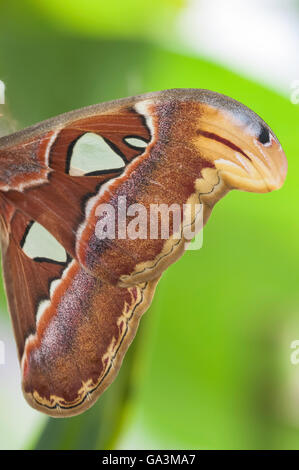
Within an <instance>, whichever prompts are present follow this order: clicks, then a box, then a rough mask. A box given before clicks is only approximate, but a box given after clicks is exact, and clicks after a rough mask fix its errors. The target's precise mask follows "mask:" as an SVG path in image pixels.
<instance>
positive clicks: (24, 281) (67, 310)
mask: <svg viewBox="0 0 299 470" xmlns="http://www.w3.org/2000/svg"><path fill="white" fill-rule="evenodd" d="M4 204H5V210H2V218H1V220H2V224H1V225H2V257H3V271H4V279H5V285H6V291H7V298H8V303H9V309H10V313H11V317H12V321H13V326H14V331H15V337H16V342H17V346H18V352H19V357H20V360H21V367H22V382H23V391H24V395H25V398H26V399H27V401H28V402H29V403H30V404H31V406H33V407H34V408H36V409H38V410H40V411H43V412H45V413H47V414H50V415H52V416H70V415H74V414H78V413H80V412H82V411H84V410H85V409H86V408H88V407H90V406H91V405H92V404H93V403H94V401H95V400H96V398H97V397H98V396H99V395H100V394H101V393H102V392H103V391H104V390H105V388H106V387H107V386H108V385H109V384H110V383H111V382H112V380H113V378H114V377H115V375H116V373H117V372H118V369H119V367H120V365H121V363H122V359H123V356H124V354H125V352H126V350H127V348H128V346H129V345H130V343H131V341H132V339H133V338H134V336H135V333H136V330H137V326H138V323H139V319H140V316H141V315H142V313H143V312H144V311H145V310H146V309H147V308H148V306H149V304H150V302H151V298H152V296H153V292H154V289H155V285H156V282H152V283H144V284H142V285H138V286H135V287H131V288H121V287H116V286H112V285H109V284H107V283H103V282H102V281H101V280H100V279H98V278H95V277H94V276H92V275H90V274H88V273H87V272H86V271H85V270H84V269H82V268H81V267H80V265H79V264H78V262H76V261H74V260H72V259H70V258H68V259H67V261H66V262H65V263H55V262H53V261H52V262H51V261H50V260H49V261H44V260H41V259H31V258H29V257H28V256H27V255H26V254H25V253H24V251H23V248H22V244H23V242H24V239H25V237H26V235H27V233H28V227H30V224H31V221H30V220H29V219H28V218H26V217H25V216H24V215H23V214H22V213H20V211H18V210H15V209H14V208H13V207H12V206H11V205H10V204H8V203H5V202H3V203H2V206H3V207H4ZM4 213H5V218H4V215H3V214H4Z"/></svg>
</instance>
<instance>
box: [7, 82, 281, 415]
mask: <svg viewBox="0 0 299 470" xmlns="http://www.w3.org/2000/svg"><path fill="white" fill-rule="evenodd" d="M286 172H287V162H286V157H285V154H284V152H283V150H282V147H281V145H280V143H279V141H278V139H277V137H276V136H275V135H274V133H273V132H272V130H271V129H270V128H269V127H268V125H267V124H266V123H265V122H264V121H263V120H262V119H261V118H260V117H259V116H257V115H256V114H255V113H254V112H253V111H251V110H250V109H248V108H247V107H245V106H244V105H242V104H241V103H239V102H237V101H235V100H233V99H231V98H229V97H226V96H223V95H221V94H218V93H215V92H212V91H208V90H200V89H175V90H166V91H160V92H155V93H149V94H145V95H140V96H135V97H131V98H125V99H120V100H116V101H111V102H108V103H104V104H98V105H94V106H89V107H86V108H83V109H80V110H77V111H72V112H69V113H66V114H63V115H61V116H58V117H55V118H53V119H49V120H47V121H45V122H42V123H39V124H37V125H35V126H32V127H29V128H27V129H25V130H21V131H18V132H16V133H14V134H11V135H8V136H5V137H2V138H1V139H0V222H1V224H0V225H1V246H2V264H3V273H4V281H5V287H6V293H7V299H8V305H9V310H10V314H11V318H12V323H13V328H14V334H15V339H16V343H17V349H18V355H19V359H20V365H21V373H22V388H23V392H24V396H25V398H26V400H27V401H28V403H29V404H30V405H31V406H32V407H33V408H35V409H37V410H39V411H42V412H44V413H47V414H49V415H51V416H56V417H65V416H72V415H75V414H78V413H81V412H82V411H84V410H86V409H87V408H89V407H90V406H91V405H92V404H93V403H94V402H95V401H96V399H97V398H98V397H99V395H100V394H101V393H103V391H104V390H105V389H106V388H107V387H108V386H109V384H111V382H112V381H113V380H114V378H115V376H116V374H117V372H118V370H119V368H120V366H121V363H122V360H123V357H124V354H125V352H126V351H127V349H128V347H129V345H130V343H131V342H132V340H133V338H134V336H135V334H136V330H137V327H138V323H139V320H140V317H141V315H142V314H143V313H144V312H145V311H146V310H147V308H148V307H149V305H150V304H151V301H152V298H153V295H154V291H155V288H156V285H157V283H158V281H159V278H160V276H161V275H162V273H163V271H164V270H165V269H166V268H167V267H168V266H169V265H170V264H171V263H173V262H175V261H176V260H177V259H178V258H179V257H180V256H181V255H182V254H183V252H184V250H185V248H186V241H188V240H186V238H185V237H184V235H182V236H181V237H180V238H177V237H174V230H175V229H174V228H173V227H172V228H171V227H170V231H169V236H168V237H167V239H162V238H161V237H160V238H159V237H158V238H155V239H152V238H151V237H150V236H147V237H143V238H142V237H139V238H138V237H136V238H133V239H132V238H129V237H126V236H123V235H122V236H116V237H115V238H109V237H108V238H104V237H102V238H101V237H100V238H99V237H97V235H96V227H97V224H98V222H99V220H100V219H101V218H100V217H99V215H98V207H99V205H102V204H106V205H107V204H109V206H110V207H113V208H115V209H117V205H118V201H119V200H120V198H126V201H127V204H130V205H132V204H133V205H134V204H139V205H142V206H143V207H145V208H149V207H150V205H151V204H153V203H156V204H164V205H166V206H167V207H169V206H171V205H172V204H177V205H179V206H180V207H182V206H183V205H184V204H187V203H188V204H189V205H190V206H191V207H195V206H196V205H197V204H198V203H200V207H202V211H203V223H206V221H207V220H208V218H209V216H210V213H211V211H212V209H213V207H214V205H215V204H216V202H217V201H219V200H220V199H221V198H222V197H223V196H224V195H225V194H227V193H228V192H229V191H230V190H233V189H239V190H243V191H251V192H258V193H266V192H269V191H272V190H275V189H278V188H280V187H281V185H282V184H283V182H284V179H285V177H286ZM130 220H132V217H130V216H129V215H126V220H125V223H129V222H130ZM116 223H118V222H116ZM194 224H195V216H194V219H192V221H191V225H192V226H193V225H194ZM182 225H183V221H182V222H181V225H180V226H179V227H176V229H178V230H180V228H182ZM53 247H54V248H53Z"/></svg>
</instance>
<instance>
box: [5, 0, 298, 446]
mask: <svg viewBox="0 0 299 470" xmlns="http://www.w3.org/2000/svg"><path fill="white" fill-rule="evenodd" d="M221 3H222V6H221V8H220V3H219V1H218V2H217V1H216V0H210V2H206V1H203V2H201V1H200V0H198V1H197V2H196V1H193V2H191V3H190V2H184V1H179V0H177V1H171V0H154V1H152V2H140V1H138V0H109V2H105V1H100V0H98V1H97V0H85V1H80V0H64V1H63V2H61V1H58V0H23V1H17V0H9V1H6V0H0V79H1V80H3V81H4V82H5V84H6V87H7V88H6V100H7V103H8V106H9V109H10V112H11V114H12V116H13V117H14V119H15V120H16V122H17V127H18V128H22V127H25V126H27V125H30V124H33V123H35V122H38V121H40V120H43V119H46V118H48V117H51V116H54V115H57V114H59V113H62V112H65V111H69V110H71V109H76V108H80V107H82V106H85V105H89V104H94V103H98V102H101V101H106V100H111V99H116V98H120V97H124V96H129V95H134V94H138V93H143V92H148V91H155V90H161V89H166V88H177V87H186V88H191V87H196V88H208V89H211V90H215V91H218V92H221V93H224V94H227V95H229V96H232V97H233V98H235V99H238V100H240V101H241V102H242V103H244V104H246V105H248V106H249V107H251V108H252V109H254V110H255V111H256V112H257V113H258V114H260V115H261V116H262V117H263V118H264V119H265V120H266V122H268V123H269V125H270V126H271V127H272V128H273V129H274V132H275V133H276V134H277V136H278V137H279V139H280V141H281V143H282V146H283V148H284V150H285V152H286V155H287V158H288V161H289V174H288V177H287V181H286V183H285V185H284V187H283V188H282V189H281V190H280V191H278V192H275V193H272V194H266V195H255V194H248V193H237V192H232V193H230V194H229V195H228V196H226V197H225V198H224V199H223V200H222V201H221V202H220V203H219V204H217V206H216V208H215V209H214V212H213V214H212V217H211V219H210V221H209V223H208V224H207V226H206V228H205V230H204V243H203V248H202V249H201V250H199V251H189V252H187V253H186V254H185V255H184V256H183V258H181V260H180V261H178V262H177V263H176V264H175V265H173V266H171V267H170V268H169V269H168V271H167V272H166V273H165V274H164V276H163V278H162V280H161V282H160V284H159V286H158V289H157V292H156V296H155V299H154V301H153V304H152V306H151V308H150V309H149V311H148V312H147V313H146V314H145V316H144V317H143V319H142V321H141V326H140V329H139V331H138V334H137V337H136V339H135V341H134V343H133V345H132V347H131V348H130V350H129V352H128V354H127V356H126V358H125V360H124V364H123V367H122V369H121V372H120V374H119V376H118V378H117V379H116V380H115V382H114V383H113V385H112V386H111V387H110V388H109V389H108V390H107V391H106V392H105V393H104V395H103V396H102V397H101V398H100V399H99V401H98V402H97V404H96V405H95V406H94V407H92V408H91V409H90V410H89V411H87V412H85V413H84V414H83V415H81V416H79V417H75V418H68V419H61V420H55V419H51V418H47V417H46V416H43V415H41V414H39V413H38V412H35V411H34V410H31V409H30V408H29V406H28V405H27V404H26V402H25V400H24V399H23V397H22V394H21V391H20V373H19V366H18V364H17V358H16V351H15V346H14V344H13V333H12V329H11V326H10V320H9V316H8V313H7V308H6V301H5V295H4V293H3V291H2V293H1V312H0V339H1V340H2V341H4V342H5V346H6V362H5V364H4V365H0V448H2V449H7V448H12V449H30V448H34V449H114V448H116V449H137V448H141V449H151V448H152V449H153V448H156V449H166V448H167V449H176V448H178V449H179V448H186V449H192V448H194V449H201V448H204V449H207V448H208V449H210V448H216V449H227V448H230V449H260V448H269V449H284V448H287V449H299V364H298V365H297V366H296V365H292V364H291V362H290V354H291V352H292V350H291V348H290V344H291V342H292V341H293V340H296V339H299V282H298V281H299V279H298V277H299V243H298V229H299V221H298V215H297V214H298V210H297V205H298V201H299V185H298V180H297V175H298V171H299V164H298V152H299V144H298V128H299V105H296V104H295V103H292V101H291V91H292V88H291V87H292V86H293V85H292V83H294V81H295V80H299V59H298V53H297V55H294V56H293V57H292V54H291V53H292V50H296V48H297V51H298V45H299V40H298V35H297V33H296V31H297V30H299V27H298V26H299V16H298V2H294V1H291V2H289V1H287V2H283V4H284V6H281V7H279V8H280V9H279V8H278V5H280V4H281V5H282V2H278V1H276V0H273V1H272V2H271V1H267V2H262V1H261V2H259V3H256V2H247V0H245V1H243V2H239V7H240V4H241V3H242V5H243V7H242V8H243V10H242V8H241V9H240V8H239V10H237V11H236V9H235V5H236V2H234V1H232V0H229V1H227V2H221ZM249 3H250V4H251V7H250V8H251V9H252V8H253V7H254V5H255V6H256V10H255V15H256V16H254V11H253V16H251V17H250V16H248V17H247V18H246V17H245V18H244V8H245V6H244V5H245V4H246V5H247V6H246V8H247V7H248V4H249ZM264 3H265V5H264V6H263V8H264V13H267V12H268V17H266V21H265V23H264V25H263V26H264V28H265V29H264V39H265V43H263V41H260V40H259V41H255V40H254V39H255V38H256V36H255V35H256V33H258V22H257V23H255V19H257V20H258V19H260V16H261V12H262V11H263V8H262V7H261V5H262V4H264ZM208 4H209V5H208ZM212 4H214V6H215V8H214V9H213V8H212ZM223 4H226V8H227V9H228V11H224V8H225V7H224V5H223ZM217 5H218V7H217ZM252 5H253V6H252ZM217 8H218V9H217ZM230 8H231V13H233V12H234V15H235V16H233V17H232V18H233V21H232V22H231V24H229V23H228V26H227V27H228V28H229V29H228V32H229V33H230V34H231V35H232V43H231V44H232V45H238V42H241V43H242V44H245V42H244V40H246V37H245V38H244V36H246V35H247V36H248V37H247V43H248V44H249V46H250V47H251V49H246V48H245V46H244V45H243V46H242V47H243V48H244V49H242V50H244V53H243V54H242V50H241V54H240V53H239V55H238V54H237V53H236V56H235V60H234V61H233V60H231V58H232V57H231V56H232V54H231V53H232V52H233V51H232V46H230V43H229V42H227V41H226V37H225V36H226V35H225V34H224V33H225V31H223V28H222V29H221V25H223V22H222V23H221V20H222V19H223V18H224V16H223V15H224V14H226V15H228V14H229V13H230V11H229V9H230ZM246 8H245V10H246ZM192 9H193V10H192ZM267 9H268V10H267ZM287 9H289V15H288V16H286V12H287ZM273 11H274V12H275V15H276V16H275V21H274V19H273ZM188 15H189V16H188ZM196 15H197V16H196ZM221 15H222V16H221ZM271 15H272V16H271ZM228 16H229V15H228ZM190 17H193V19H192V21H193V23H192V27H191V26H188V24H189V23H188V18H189V19H190ZM241 21H243V22H244V21H245V23H246V24H245V25H246V27H247V30H245V29H244V28H243V30H244V34H242V38H241V36H240V27H239V28H238V29H236V31H234V27H236V28H237V25H238V24H239V23H240V22H241ZM267 21H268V22H269V24H270V23H271V25H272V23H273V24H274V25H276V27H275V31H274V36H275V37H274V36H273V46H272V54H271V41H272V39H271V32H270V30H267ZM296 21H297V23H296ZM184 22H185V23H184ZM217 22H218V23H217ZM218 24H219V27H218V26H217V25H218ZM226 24H227V23H226ZM184 25H185V27H184ZM186 25H187V26H186ZM209 25H210V26H211V29H210V30H209ZM215 25H216V26H215ZM294 25H295V26H294ZM294 27H295V29H294ZM296 27H297V30H296ZM184 28H185V29H184ZM192 28H193V29H192ZM217 28H218V29H217ZM292 28H293V29H294V31H295V32H294V34H292V35H290V36H289V43H287V44H289V47H288V45H285V46H284V49H283V51H284V52H283V51H282V53H281V54H280V51H279V48H278V46H277V49H276V48H275V41H276V42H277V41H278V42H279V44H281V43H282V44H284V42H283V41H285V39H286V36H287V35H286V34H284V31H293V30H292ZM270 29H271V28H270ZM272 29H273V28H272ZM272 29H271V31H272ZM206 31H210V36H209V34H208V33H207V34H205V36H202V37H201V36H200V34H199V33H202V34H203V32H206ZM187 33H188V41H187V40H186V41H185V37H187ZM272 33H273V31H272ZM192 34H194V35H193V40H192ZM261 34H263V33H262V32H261ZM261 37H263V36H261ZM190 38H191V39H190ZM215 40H217V41H218V44H221V47H222V49H221V48H220V49H219V48H218V52H217V48H215V47H214V48H211V49H209V45H210V44H214V43H215ZM192 41H193V43H192ZM297 41H298V42H297ZM266 42H268V43H269V44H270V45H269V47H270V49H269V47H268V48H267V47H266V45H265V44H266ZM247 43H246V44H247ZM201 46H202V47H201ZM263 48H264V49H263ZM292 48H293V49H292ZM269 50H270V53H269ZM221 51H223V52H221ZM263 54H264V55H263ZM240 57H241V58H240ZM255 58H256V59H255ZM255 60H256V62H255ZM282 61H283V62H282ZM263 64H264V69H263ZM288 64H289V68H288ZM271 67H272V69H271ZM263 70H264V71H265V74H264V75H263V74H262V72H263ZM271 70H273V73H272V72H271ZM296 70H297V75H296ZM270 72H271V73H270ZM272 76H273V81H271V77H272ZM249 77H251V79H249ZM269 77H270V78H269ZM277 77H278V78H279V77H280V78H281V79H280V78H279V80H278V79H277ZM293 101H294V100H293Z"/></svg>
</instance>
